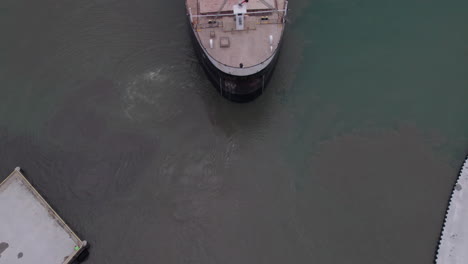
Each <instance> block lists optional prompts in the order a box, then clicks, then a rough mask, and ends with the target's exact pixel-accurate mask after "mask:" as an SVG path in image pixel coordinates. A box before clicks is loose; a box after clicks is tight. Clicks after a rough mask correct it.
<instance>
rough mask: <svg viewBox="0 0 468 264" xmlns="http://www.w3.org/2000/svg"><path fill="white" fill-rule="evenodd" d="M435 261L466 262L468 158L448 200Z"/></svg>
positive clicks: (438, 263) (452, 263)
mask: <svg viewBox="0 0 468 264" xmlns="http://www.w3.org/2000/svg"><path fill="white" fill-rule="evenodd" d="M436 263H437V264H465V263H468V158H467V160H466V161H465V164H464V165H463V168H462V170H461V173H460V177H459V178H458V181H457V184H456V185H455V188H454V191H453V194H452V198H451V200H450V204H449V208H448V212H447V216H446V219H445V226H444V230H443V232H442V238H441V240H440V246H439V250H438V252H437V259H436Z"/></svg>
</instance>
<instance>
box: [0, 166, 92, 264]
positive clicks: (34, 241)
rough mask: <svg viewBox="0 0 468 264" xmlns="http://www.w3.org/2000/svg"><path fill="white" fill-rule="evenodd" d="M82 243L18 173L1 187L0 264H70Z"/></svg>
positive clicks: (17, 171) (15, 172)
mask: <svg viewBox="0 0 468 264" xmlns="http://www.w3.org/2000/svg"><path fill="white" fill-rule="evenodd" d="M84 243H85V242H82V241H81V240H80V239H79V238H78V237H77V236H76V235H75V234H74V233H73V232H72V231H71V230H70V228H69V227H68V226H67V225H66V224H65V223H64V222H63V220H62V219H60V217H59V216H58V215H57V214H56V213H55V212H54V211H53V210H52V208H50V206H49V205H48V204H47V203H46V202H45V200H44V199H43V198H42V197H41V196H40V195H39V194H38V193H37V191H36V190H35V189H34V188H33V187H32V186H31V185H30V184H29V182H28V181H27V180H26V179H25V178H24V176H23V175H22V174H21V172H20V171H19V170H15V171H14V172H13V173H12V174H11V175H10V176H9V177H8V178H7V179H6V180H5V181H4V182H2V183H1V184H0V264H14V263H22V264H29V263H31V264H37V263H47V264H60V263H69V261H70V260H71V259H72V258H73V257H74V255H75V254H77V253H78V252H80V251H81V248H82V247H83V246H84V245H85V244H84ZM76 246H78V247H79V249H78V248H76V249H75V247H76Z"/></svg>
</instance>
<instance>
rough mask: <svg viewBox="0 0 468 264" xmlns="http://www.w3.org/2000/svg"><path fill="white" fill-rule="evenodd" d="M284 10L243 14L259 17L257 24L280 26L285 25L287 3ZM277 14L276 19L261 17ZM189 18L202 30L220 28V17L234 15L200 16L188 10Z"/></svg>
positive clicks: (231, 14)
mask: <svg viewBox="0 0 468 264" xmlns="http://www.w3.org/2000/svg"><path fill="white" fill-rule="evenodd" d="M285 7H286V8H285V9H280V10H278V9H269V10H264V11H250V12H247V13H245V14H246V15H254V16H260V17H261V18H260V20H259V24H281V23H285V18H286V15H287V12H288V10H287V1H286V5H285ZM273 13H277V14H278V16H277V17H276V18H274V17H268V16H262V15H268V14H273ZM189 16H190V21H191V22H192V25H193V26H194V28H196V29H203V28H216V27H222V26H223V22H222V21H221V20H220V19H219V18H221V17H229V16H232V17H234V16H235V14H233V13H228V14H226V13H224V14H222V13H221V14H219V13H216V14H202V15H194V14H192V11H191V9H189ZM201 21H206V22H205V23H201Z"/></svg>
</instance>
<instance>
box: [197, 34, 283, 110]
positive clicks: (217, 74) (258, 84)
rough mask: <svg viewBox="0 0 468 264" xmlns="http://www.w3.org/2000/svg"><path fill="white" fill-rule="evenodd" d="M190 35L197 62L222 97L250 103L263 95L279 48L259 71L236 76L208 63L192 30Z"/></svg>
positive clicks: (208, 60)
mask: <svg viewBox="0 0 468 264" xmlns="http://www.w3.org/2000/svg"><path fill="white" fill-rule="evenodd" d="M190 35H191V38H192V42H193V47H194V49H195V53H196V54H197V57H198V60H199V61H200V63H201V64H202V66H203V69H204V71H205V73H206V75H207V76H208V78H209V79H210V81H211V82H212V83H213V85H214V87H215V88H216V90H218V92H219V93H220V94H221V95H222V96H224V97H225V98H227V99H228V100H230V101H234V102H239V103H243V102H249V101H252V100H254V99H255V98H257V97H258V96H260V95H261V94H262V93H263V91H264V90H265V88H266V86H267V84H268V82H269V81H270V79H271V76H272V75H273V71H274V68H275V66H276V62H277V60H278V55H279V48H278V50H277V51H276V53H275V55H274V58H273V59H272V60H271V61H270V63H269V64H268V65H267V66H266V67H265V68H264V69H262V70H261V71H259V72H257V73H255V74H252V75H248V76H236V75H231V74H227V73H225V72H223V71H221V70H220V69H218V68H217V67H216V66H215V65H214V64H213V63H212V62H211V61H210V59H209V58H208V57H207V55H206V54H205V51H204V49H203V48H202V47H201V45H200V43H199V42H198V39H197V37H196V36H195V32H194V31H193V30H192V28H190Z"/></svg>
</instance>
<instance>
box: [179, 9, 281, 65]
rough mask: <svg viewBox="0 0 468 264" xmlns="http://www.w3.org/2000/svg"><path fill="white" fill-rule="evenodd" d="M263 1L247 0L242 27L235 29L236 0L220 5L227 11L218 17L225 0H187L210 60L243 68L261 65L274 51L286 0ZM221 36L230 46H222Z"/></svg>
mask: <svg viewBox="0 0 468 264" xmlns="http://www.w3.org/2000/svg"><path fill="white" fill-rule="evenodd" d="M262 1H263V2H266V3H267V4H265V3H263V2H262ZM262 1H260V0H250V1H249V2H248V3H247V4H244V5H245V6H246V8H247V14H246V15H245V17H244V19H245V20H244V29H243V30H236V29H237V28H236V23H235V20H234V10H233V5H235V4H236V3H238V2H239V1H238V0H228V1H227V2H226V5H225V6H224V8H223V10H224V11H226V12H225V13H223V14H220V15H219V16H218V15H216V14H217V12H218V10H219V9H220V7H221V6H222V5H223V3H224V0H186V6H187V9H188V10H187V13H188V14H190V15H191V21H192V27H193V29H194V31H195V34H196V36H197V38H198V40H199V42H200V44H201V45H202V47H203V48H204V49H205V51H206V53H207V55H208V56H209V57H210V58H211V59H213V60H214V61H216V62H217V63H219V64H220V65H221V66H223V67H227V68H229V67H231V68H238V69H239V70H241V69H240V68H244V70H245V68H249V67H255V66H259V67H260V66H261V65H260V64H262V63H264V62H266V61H267V60H269V59H270V58H272V56H274V54H276V52H277V49H278V48H279V44H280V41H281V38H282V35H283V30H284V18H285V16H286V12H285V11H284V10H285V9H286V7H287V1H286V0H262ZM269 6H270V7H273V9H270V8H269ZM256 10H261V11H256ZM206 13H211V15H209V16H207V15H205V14H206ZM213 14H215V15H213ZM221 39H229V43H230V44H229V47H225V46H224V47H223V46H221V44H220V43H221ZM241 65H242V66H241ZM260 68H261V67H260ZM229 72H230V71H229Z"/></svg>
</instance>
